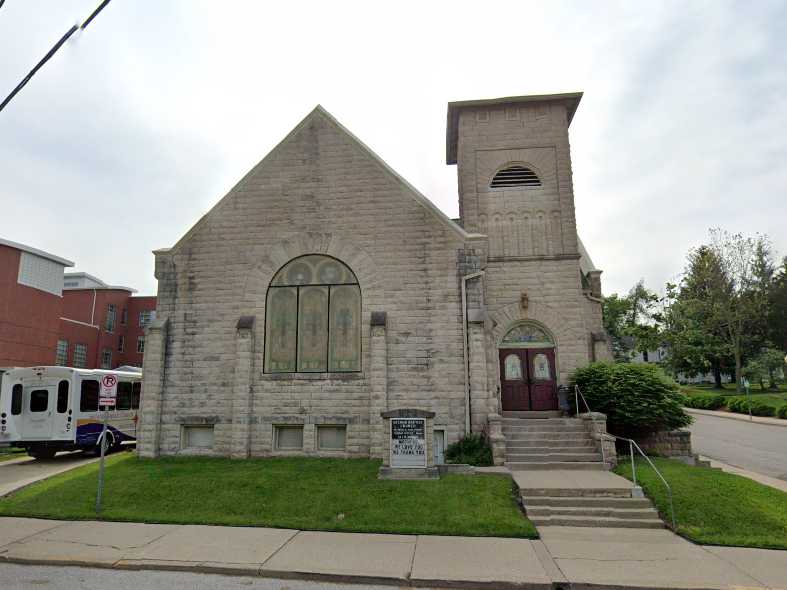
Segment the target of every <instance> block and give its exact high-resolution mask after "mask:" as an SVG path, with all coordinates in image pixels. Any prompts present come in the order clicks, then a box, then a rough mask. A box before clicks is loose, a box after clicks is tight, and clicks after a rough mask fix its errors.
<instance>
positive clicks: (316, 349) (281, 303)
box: [264, 254, 362, 373]
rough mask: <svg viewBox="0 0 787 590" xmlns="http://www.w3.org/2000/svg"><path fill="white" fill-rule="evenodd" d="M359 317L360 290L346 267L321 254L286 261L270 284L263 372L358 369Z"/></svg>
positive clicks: (266, 306)
mask: <svg viewBox="0 0 787 590" xmlns="http://www.w3.org/2000/svg"><path fill="white" fill-rule="evenodd" d="M361 321H362V319H361V288H360V285H359V282H358V279H357V277H356V275H355V273H354V272H353V271H352V270H351V269H350V267H349V266H347V265H346V264H345V263H344V262H342V261H341V260H338V259H336V258H333V257H331V256H327V255H324V254H308V255H305V256H299V257H297V258H295V259H293V260H290V261H289V262H288V263H287V264H285V265H284V266H283V267H281V268H280V269H279V270H278V271H277V272H276V274H275V275H274V276H273V278H272V279H271V281H270V285H269V286H268V291H267V296H266V304H265V356H264V371H265V372H266V373H295V372H307V373H308V372H310V373H323V372H335V373H346V372H355V371H360V370H361Z"/></svg>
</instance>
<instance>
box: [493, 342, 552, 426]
mask: <svg viewBox="0 0 787 590" xmlns="http://www.w3.org/2000/svg"><path fill="white" fill-rule="evenodd" d="M554 366H555V351H554V349H549V348H519V349H517V348H501V349H500V391H501V398H502V400H501V401H502V404H503V411H504V412H505V411H527V410H533V411H541V410H557V409H558V400H557V386H556V382H555V373H554Z"/></svg>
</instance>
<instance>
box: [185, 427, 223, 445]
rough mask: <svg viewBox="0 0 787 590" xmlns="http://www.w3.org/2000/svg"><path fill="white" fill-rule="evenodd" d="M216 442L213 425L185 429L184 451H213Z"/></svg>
mask: <svg viewBox="0 0 787 590" xmlns="http://www.w3.org/2000/svg"><path fill="white" fill-rule="evenodd" d="M214 441H215V437H214V433H213V425H210V426H184V427H183V448H184V449H212V448H213V443H214Z"/></svg>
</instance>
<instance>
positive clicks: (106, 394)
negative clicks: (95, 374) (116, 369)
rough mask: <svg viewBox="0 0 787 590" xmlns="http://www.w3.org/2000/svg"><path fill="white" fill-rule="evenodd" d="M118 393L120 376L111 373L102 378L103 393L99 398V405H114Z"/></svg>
mask: <svg viewBox="0 0 787 590" xmlns="http://www.w3.org/2000/svg"><path fill="white" fill-rule="evenodd" d="M117 395H118V377H117V375H113V374H111V373H110V374H109V375H104V376H103V377H102V378H101V393H100V397H99V399H98V405H99V406H114V405H115V400H116V399H117Z"/></svg>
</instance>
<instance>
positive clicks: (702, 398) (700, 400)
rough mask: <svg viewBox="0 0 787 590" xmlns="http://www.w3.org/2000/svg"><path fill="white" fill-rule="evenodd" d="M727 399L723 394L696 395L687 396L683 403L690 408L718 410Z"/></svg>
mask: <svg viewBox="0 0 787 590" xmlns="http://www.w3.org/2000/svg"><path fill="white" fill-rule="evenodd" d="M724 403H725V399H724V396H723V395H695V396H693V397H692V396H685V399H684V401H683V405H684V406H686V407H689V408H699V409H700V410H718V409H719V408H721V407H724Z"/></svg>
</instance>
